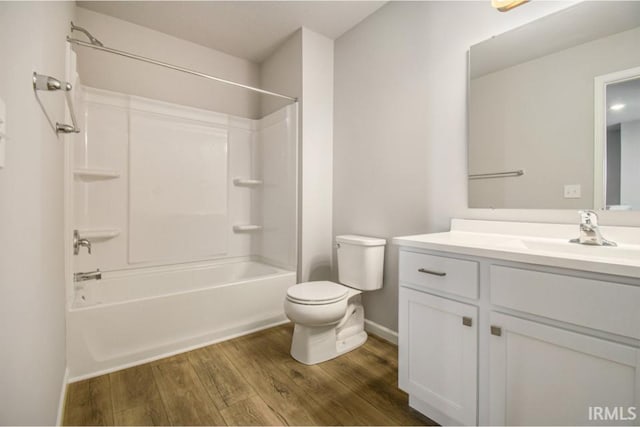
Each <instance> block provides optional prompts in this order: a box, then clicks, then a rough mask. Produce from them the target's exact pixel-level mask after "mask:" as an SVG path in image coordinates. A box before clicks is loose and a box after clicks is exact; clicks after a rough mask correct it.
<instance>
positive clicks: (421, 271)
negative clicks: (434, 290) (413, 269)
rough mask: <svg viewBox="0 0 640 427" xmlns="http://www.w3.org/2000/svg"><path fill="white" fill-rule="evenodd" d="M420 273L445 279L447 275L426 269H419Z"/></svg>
mask: <svg viewBox="0 0 640 427" xmlns="http://www.w3.org/2000/svg"><path fill="white" fill-rule="evenodd" d="M418 271H419V272H420V273H427V274H433V275H434V276H440V277H444V276H446V275H447V273H444V272H442V271H433V270H427V269H426V268H419V269H418Z"/></svg>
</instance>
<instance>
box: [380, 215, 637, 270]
mask: <svg viewBox="0 0 640 427" xmlns="http://www.w3.org/2000/svg"><path fill="white" fill-rule="evenodd" d="M600 229H601V232H602V235H603V236H604V237H605V238H607V239H609V240H612V241H614V242H616V243H617V244H618V246H617V247H609V246H607V247H605V246H588V245H579V244H576V243H569V240H570V239H572V238H575V237H577V236H578V234H579V233H578V224H577V223H576V224H575V225H573V224H544V223H523V222H504V221H478V220H461V219H453V220H452V221H451V231H448V232H445V233H433V234H420V235H414V236H403V237H395V238H393V241H392V242H393V243H394V244H396V245H398V246H402V247H409V248H418V249H428V250H435V251H443V252H449V253H454V254H462V255H472V256H479V257H485V258H493V259H500V260H507V261H517V262H524V263H529V264H537V265H545V266H552V267H561V268H569V269H573V270H583V271H590V272H595V273H604V274H613V275H619V276H627V277H634V278H640V227H611V226H601V227H600Z"/></svg>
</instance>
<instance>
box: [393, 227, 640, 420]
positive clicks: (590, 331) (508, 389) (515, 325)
mask: <svg viewBox="0 0 640 427" xmlns="http://www.w3.org/2000/svg"><path fill="white" fill-rule="evenodd" d="M400 239H408V238H398V239H396V244H398V245H399V246H400V255H399V285H400V289H399V385H400V388H401V389H403V390H404V391H406V392H407V393H409V396H410V400H409V403H410V405H411V406H412V407H414V408H415V409H417V410H419V411H420V412H423V413H424V414H425V415H426V416H428V417H431V418H433V419H434V420H435V421H438V422H440V423H442V424H451V423H455V424H466V425H474V424H480V425H489V424H490V425H606V424H615V425H640V277H630V276H627V277H622V276H615V275H607V274H602V273H598V272H587V271H580V270H575V269H564V268H561V267H558V265H557V264H556V265H554V266H545V265H542V264H540V263H535V264H534V263H526V262H514V261H513V260H508V259H507V260H505V259H500V258H497V257H496V258H491V257H489V256H487V257H484V256H478V255H477V254H476V253H477V249H474V251H476V252H474V253H473V254H472V255H470V254H468V253H458V252H456V250H457V248H453V249H452V250H451V251H446V250H443V249H441V248H443V245H440V246H438V250H433V249H430V248H429V247H424V246H428V245H426V244H425V243H424V240H423V241H420V242H419V243H417V244H416V245H415V246H412V245H411V243H410V240H400ZM440 239H443V238H440ZM407 243H409V244H407ZM495 254H496V253H491V252H488V255H495ZM498 255H499V253H498ZM607 414H608V415H607ZM612 418H613V419H612Z"/></svg>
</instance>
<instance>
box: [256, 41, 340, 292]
mask: <svg viewBox="0 0 640 427" xmlns="http://www.w3.org/2000/svg"><path fill="white" fill-rule="evenodd" d="M260 72H261V79H260V83H261V87H262V88H263V89H267V90H271V91H275V92H280V93H283V94H286V95H289V96H295V97H298V98H299V100H300V102H299V112H298V113H299V115H298V117H299V122H298V129H299V133H298V137H299V139H300V141H299V160H298V170H299V172H298V173H299V175H298V176H299V181H298V182H299V189H298V205H299V211H298V224H299V227H298V281H299V282H304V281H308V280H327V279H329V278H330V277H331V266H332V257H331V252H332V236H331V231H332V215H333V212H332V203H333V185H332V180H333V176H332V169H333V40H331V39H328V38H327V37H324V36H322V35H320V34H317V33H315V32H313V31H311V30H308V29H306V28H301V29H300V30H298V31H297V32H296V33H294V34H293V35H291V37H289V38H288V39H287V40H286V41H285V42H284V43H283V44H282V45H281V46H280V47H279V49H278V50H276V52H274V53H273V55H271V56H270V57H269V58H267V59H266V60H265V61H264V62H263V63H262V64H261V71H260ZM282 105H283V104H282V101H280V100H277V99H272V98H270V97H265V98H264V99H263V100H262V112H263V114H267V113H270V112H272V111H273V110H274V109H276V108H279V107H281V106H282Z"/></svg>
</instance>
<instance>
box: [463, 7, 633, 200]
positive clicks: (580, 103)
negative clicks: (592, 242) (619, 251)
mask: <svg viewBox="0 0 640 427" xmlns="http://www.w3.org/2000/svg"><path fill="white" fill-rule="evenodd" d="M525 7H526V6H525ZM638 46H640V2H624V1H621V2H618V1H613V2H611V1H590V2H583V3H580V4H578V5H575V6H573V7H570V8H567V9H564V10H562V11H560V12H557V13H554V14H552V15H548V16H545V17H543V18H541V19H539V20H537V21H533V22H531V23H529V24H527V25H524V26H522V27H519V28H516V29H514V30H511V31H509V32H506V33H504V34H501V35H499V36H496V37H493V38H491V39H489V40H486V41H484V42H481V43H479V44H477V45H474V46H472V47H471V49H470V52H469V106H468V108H469V123H468V124H469V141H468V155H469V159H468V167H469V207H471V208H510V209H583V208H597V209H602V208H605V207H606V206H610V207H611V208H612V209H628V208H629V206H630V207H631V209H637V210H640V194H638V195H633V196H631V195H630V193H629V194H628V191H627V190H626V189H629V188H632V187H636V188H640V140H637V137H633V138H636V139H634V140H636V141H637V142H636V145H637V147H638V148H637V152H638V154H637V157H636V154H635V152H633V151H630V150H632V149H631V148H630V147H631V146H632V145H631V143H630V142H629V143H623V142H622V135H623V134H627V135H634V134H633V133H632V131H631V130H632V129H635V128H634V127H633V126H634V123H633V122H634V121H637V120H638V118H636V119H625V121H618V122H616V119H614V115H613V112H614V111H615V110H611V109H610V108H608V107H607V106H606V105H605V104H606V103H608V102H609V99H612V100H613V99H614V96H615V97H622V98H621V99H624V101H618V102H619V103H622V102H623V103H626V105H629V106H631V105H632V104H634V103H635V102H637V100H638V97H637V96H638V92H636V89H635V88H636V85H638V84H639V83H637V82H638V81H639V79H634V78H633V77H631V76H629V75H626V77H620V73H622V74H624V73H625V72H627V74H628V72H629V70H634V69H636V68H637V67H640V48H638ZM639 70H640V68H639ZM636 75H637V76H640V72H638V73H636ZM634 82H635V83H634ZM600 93H602V94H601V95H600ZM614 94H615V95H614ZM634 94H635V95H634ZM634 96H635V98H634ZM600 97H602V99H600ZM634 100H635V101H634ZM612 102H613V101H612ZM634 105H635V104H634ZM625 108H627V107H625ZM625 108H623V109H625ZM630 110H631V108H629V109H627V110H626V112H629V111H630ZM629 117H634V116H629ZM639 118H640V117H639ZM609 122H610V125H608V123H609ZM627 122H628V123H627ZM625 123H627V124H625ZM609 126H611V132H610V137H608V134H609V132H608V128H609ZM616 126H617V127H616ZM618 128H619V129H620V132H619V134H620V136H619V137H618V134H617V133H616V129H618ZM624 128H626V129H627V131H626V132H623V129H624ZM630 129H631V130H630ZM630 132H631V133H630ZM616 138H618V139H616ZM629 138H631V139H633V138H632V137H629ZM629 138H627V139H629ZM631 139H629V140H631ZM618 140H620V142H617V141H618ZM609 141H611V142H609ZM625 141H626V140H625ZM624 147H627V148H625V149H623V148H624ZM616 150H617V151H616ZM632 152H633V153H634V154H633V155H632V154H631V153H632ZM616 156H617V157H616ZM631 164H635V165H636V166H635V167H634V168H631V166H630V165H631ZM616 167H617V169H616ZM636 171H638V172H637V175H633V173H632V172H634V173H636ZM627 181H628V183H627ZM631 182H634V183H635V185H632V184H631ZM616 191H617V192H618V193H619V194H618V193H616ZM637 191H638V193H640V190H637ZM623 195H624V196H623Z"/></svg>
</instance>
